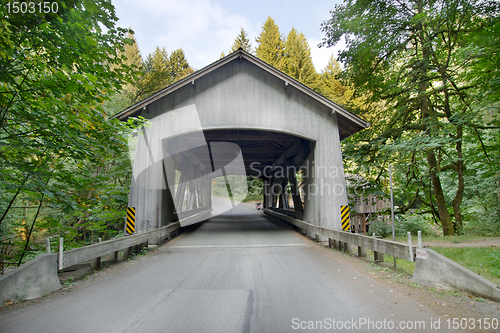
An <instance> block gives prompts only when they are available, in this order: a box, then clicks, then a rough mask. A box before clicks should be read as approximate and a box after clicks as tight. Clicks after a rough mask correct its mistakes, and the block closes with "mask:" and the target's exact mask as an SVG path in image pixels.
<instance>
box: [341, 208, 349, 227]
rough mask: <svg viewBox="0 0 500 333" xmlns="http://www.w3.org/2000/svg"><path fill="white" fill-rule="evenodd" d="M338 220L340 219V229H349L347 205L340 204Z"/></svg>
mask: <svg viewBox="0 0 500 333" xmlns="http://www.w3.org/2000/svg"><path fill="white" fill-rule="evenodd" d="M340 220H341V221H342V230H344V231H349V230H351V221H350V220H349V206H347V205H342V206H340Z"/></svg>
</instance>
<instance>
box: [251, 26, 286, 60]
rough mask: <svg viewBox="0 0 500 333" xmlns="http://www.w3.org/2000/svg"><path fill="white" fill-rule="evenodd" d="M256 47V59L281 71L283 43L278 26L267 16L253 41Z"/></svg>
mask: <svg viewBox="0 0 500 333" xmlns="http://www.w3.org/2000/svg"><path fill="white" fill-rule="evenodd" d="M255 41H256V42H257V44H258V46H257V47H256V49H255V52H256V54H257V57H258V58H259V59H261V60H263V61H265V62H266V63H268V64H269V65H271V66H273V67H274V68H277V69H279V70H281V69H282V68H283V66H284V63H283V50H284V42H283V38H282V36H281V34H280V31H279V28H278V26H277V25H276V24H275V23H274V20H273V19H272V18H271V16H269V17H268V18H267V20H266V22H265V23H264V26H263V27H262V32H261V33H260V35H259V36H258V37H257V38H256V39H255Z"/></svg>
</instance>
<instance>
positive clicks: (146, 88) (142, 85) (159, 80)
mask: <svg viewBox="0 0 500 333" xmlns="http://www.w3.org/2000/svg"><path fill="white" fill-rule="evenodd" d="M142 68H143V76H142V78H141V79H139V80H138V81H137V83H136V87H137V94H136V96H135V97H134V99H133V101H137V100H140V99H143V98H146V97H148V96H150V95H151V94H153V93H154V92H156V91H158V90H161V89H163V88H165V87H166V86H168V85H169V84H171V83H173V77H172V74H171V72H172V69H171V67H170V59H169V57H168V52H167V51H166V50H165V48H162V49H160V48H159V47H158V46H157V47H156V49H155V50H154V51H153V53H152V54H149V55H148V57H147V58H146V60H145V61H144V63H143V66H142Z"/></svg>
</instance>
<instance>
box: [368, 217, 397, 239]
mask: <svg viewBox="0 0 500 333" xmlns="http://www.w3.org/2000/svg"><path fill="white" fill-rule="evenodd" d="M373 233H375V235H377V236H380V237H382V238H385V237H387V236H389V235H392V226H391V225H390V224H387V222H385V221H382V220H380V221H376V222H372V223H371V224H370V229H369V234H370V235H372V234H373Z"/></svg>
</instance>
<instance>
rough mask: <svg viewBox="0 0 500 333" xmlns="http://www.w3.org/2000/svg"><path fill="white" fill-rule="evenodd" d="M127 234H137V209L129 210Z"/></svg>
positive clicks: (131, 208) (130, 208) (129, 208)
mask: <svg viewBox="0 0 500 333" xmlns="http://www.w3.org/2000/svg"><path fill="white" fill-rule="evenodd" d="M127 232H128V233H129V234H133V233H134V232H135V207H128V208H127Z"/></svg>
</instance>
